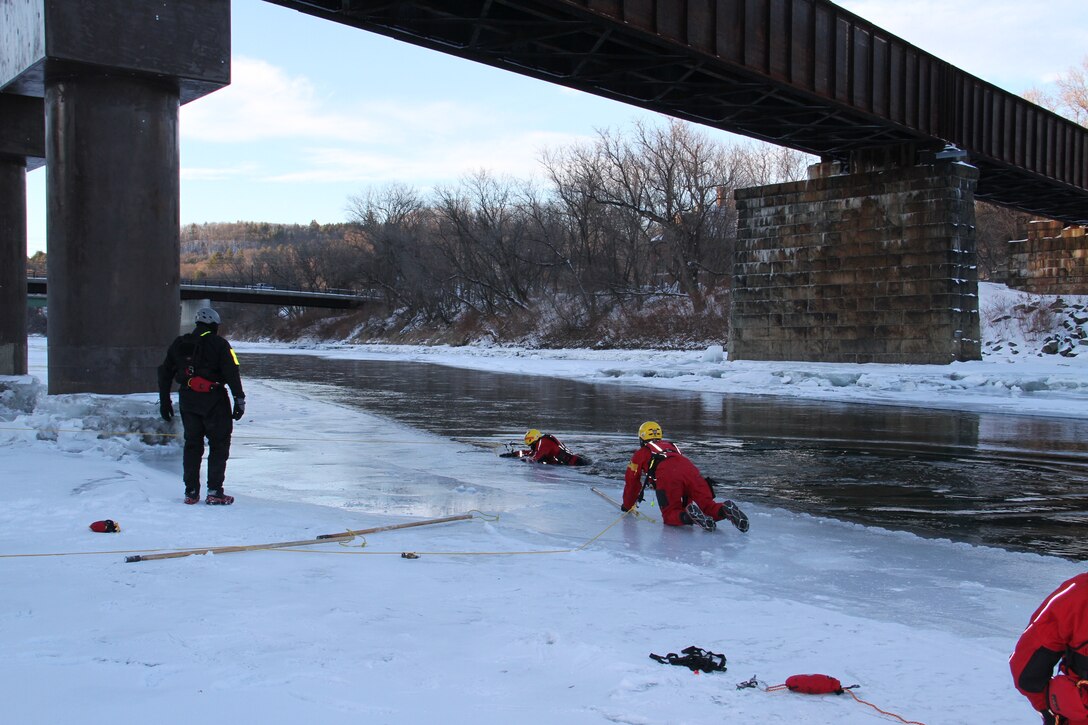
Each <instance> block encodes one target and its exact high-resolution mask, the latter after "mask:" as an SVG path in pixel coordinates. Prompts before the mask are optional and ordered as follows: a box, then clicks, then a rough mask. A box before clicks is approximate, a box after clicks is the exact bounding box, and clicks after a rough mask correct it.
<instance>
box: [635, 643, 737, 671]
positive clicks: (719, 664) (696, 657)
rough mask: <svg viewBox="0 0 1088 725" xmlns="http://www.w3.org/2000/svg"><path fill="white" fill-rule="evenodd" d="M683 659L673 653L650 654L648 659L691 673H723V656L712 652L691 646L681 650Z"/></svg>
mask: <svg viewBox="0 0 1088 725" xmlns="http://www.w3.org/2000/svg"><path fill="white" fill-rule="evenodd" d="M681 653H682V654H683V657H681V656H680V655H678V654H676V653H675V652H669V653H668V654H667V655H664V656H662V655H655V654H654V653H652V652H651V653H650V659H652V660H656V661H657V662H660V663H661V664H663V665H679V666H681V667H687V668H688V669H690V670H691V671H692V672H697V671H699V670H702V671H703V672H706V673H710V672H725V655H720V654H717V653H714V652H709V651H707V650H705V649H701V648H699V647H696V646H695V645H692V646H691V647H685V648H684V649H682V650H681Z"/></svg>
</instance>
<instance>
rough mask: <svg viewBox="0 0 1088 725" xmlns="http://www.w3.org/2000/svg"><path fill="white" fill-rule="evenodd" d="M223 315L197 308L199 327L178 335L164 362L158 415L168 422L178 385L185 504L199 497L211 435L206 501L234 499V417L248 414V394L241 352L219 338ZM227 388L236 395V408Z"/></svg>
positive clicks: (160, 372)
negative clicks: (230, 485) (229, 480)
mask: <svg viewBox="0 0 1088 725" xmlns="http://www.w3.org/2000/svg"><path fill="white" fill-rule="evenodd" d="M218 332H219V313H218V312H216V311H215V310H213V309H212V308H211V307H204V308H202V309H200V310H197V313H196V328H195V329H194V330H193V331H192V332H189V333H186V334H184V335H181V336H180V337H178V338H176V339H175V340H174V342H173V343H172V344H171V345H170V348H169V349H168V350H167V351H166V359H165V360H163V362H162V365H160V366H159V413H160V414H161V415H162V418H163V420H166V421H169V420H171V419H172V418H173V417H174V405H173V403H172V402H171V401H170V389H171V387H172V385H173V383H175V382H176V383H178V385H179V386H180V389H179V393H178V402H179V408H180V410H181V423H182V426H183V427H184V429H185V448H184V453H183V455H182V469H183V473H182V478H183V480H184V482H185V503H187V504H194V503H196V502H197V501H199V500H200V461H201V459H202V458H203V457H204V439H205V438H207V439H208V447H209V451H208V497H207V498H206V499H204V503H206V504H210V505H229V504H232V503H234V497H233V496H228V495H227V494H226V493H225V492H224V491H223V481H224V479H225V478H226V474H227V458H228V457H229V456H230V436H231V433H232V432H233V431H234V421H236V420H240V419H241V417H242V415H243V414H244V413H245V412H246V394H245V393H244V392H243V391H242V378H241V375H240V374H239V372H238V356H237V355H235V354H234V350H233V349H232V348H231V346H230V343H229V342H227V341H226V340H224V339H223V338H222V337H219V335H218ZM227 388H230V392H231V394H232V395H233V396H234V407H233V409H232V408H231V404H230V398H228V397H227Z"/></svg>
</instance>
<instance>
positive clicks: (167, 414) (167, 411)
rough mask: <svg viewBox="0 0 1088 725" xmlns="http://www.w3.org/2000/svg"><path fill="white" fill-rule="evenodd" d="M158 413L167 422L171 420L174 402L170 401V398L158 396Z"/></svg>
mask: <svg viewBox="0 0 1088 725" xmlns="http://www.w3.org/2000/svg"><path fill="white" fill-rule="evenodd" d="M159 415H161V416H162V419H163V420H165V421H166V422H168V423H169V422H170V421H171V420H173V418H174V404H173V403H172V402H170V398H159Z"/></svg>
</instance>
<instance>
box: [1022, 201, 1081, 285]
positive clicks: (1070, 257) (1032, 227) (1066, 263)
mask: <svg viewBox="0 0 1088 725" xmlns="http://www.w3.org/2000/svg"><path fill="white" fill-rule="evenodd" d="M1009 245H1010V248H1009V274H1008V284H1009V286H1010V287H1012V288H1014V289H1019V290H1024V291H1025V292H1031V293H1033V294H1040V295H1084V294H1088V228H1086V227H1082V226H1069V227H1067V226H1065V225H1063V224H1062V223H1061V222H1057V221H1051V220H1040V221H1033V222H1030V223H1029V224H1028V238H1027V239H1021V240H1018V241H1014V242H1009Z"/></svg>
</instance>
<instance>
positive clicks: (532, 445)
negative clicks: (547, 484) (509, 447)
mask: <svg viewBox="0 0 1088 725" xmlns="http://www.w3.org/2000/svg"><path fill="white" fill-rule="evenodd" d="M525 445H527V446H529V449H528V450H522V451H511V452H509V453H501V454H500V455H501V456H502V457H503V458H521V459H523V460H526V461H529V462H531V463H546V464H548V465H551V466H587V465H589V459H588V458H586V457H584V456H578V455H575V454H574V453H571V452H570V450H569V449H568V448H567V447H566V446H565V445H563V444H562V443H560V442H559V439H558V438H556V437H555V436H553V435H550V434H548V433H541V432H540V431H538V430H537V429H536V428H530V429H529V430H527V431H526V432H525Z"/></svg>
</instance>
